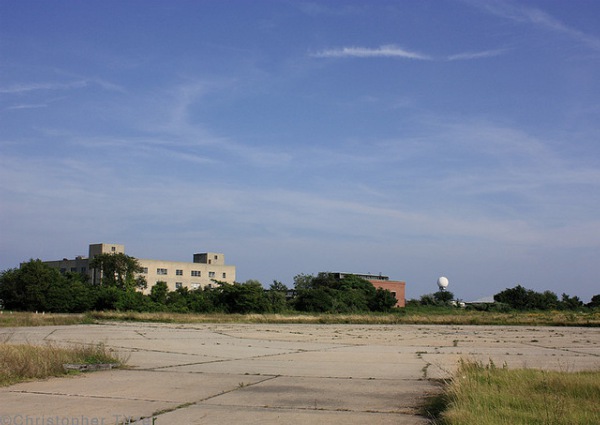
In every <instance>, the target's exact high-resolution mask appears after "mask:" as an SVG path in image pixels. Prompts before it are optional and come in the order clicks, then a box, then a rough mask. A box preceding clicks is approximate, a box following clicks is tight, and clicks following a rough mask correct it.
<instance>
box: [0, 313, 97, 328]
mask: <svg viewBox="0 0 600 425" xmlns="http://www.w3.org/2000/svg"><path fill="white" fill-rule="evenodd" d="M91 323H94V320H93V319H92V318H90V316H89V315H87V314H85V313H81V314H72V313H71V314H69V313H64V314H61V313H31V312H19V311H14V312H13V311H0V328H6V327H17V326H60V325H80V324H91Z"/></svg>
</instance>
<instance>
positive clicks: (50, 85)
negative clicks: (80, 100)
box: [0, 78, 123, 94]
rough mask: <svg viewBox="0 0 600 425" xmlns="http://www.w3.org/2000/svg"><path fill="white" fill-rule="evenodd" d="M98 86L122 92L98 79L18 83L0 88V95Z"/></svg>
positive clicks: (120, 89)
mask: <svg viewBox="0 0 600 425" xmlns="http://www.w3.org/2000/svg"><path fill="white" fill-rule="evenodd" d="M94 85H96V86H99V87H101V88H103V89H105V90H110V91H121V92H122V91H123V89H122V88H121V87H119V86H118V85H116V84H113V83H111V82H109V81H106V80H102V79H99V78H91V79H78V80H74V81H67V82H38V83H19V84H12V85H10V86H6V87H0V93H5V94H23V93H28V92H34V91H41V90H45V91H53V90H74V89H82V88H86V87H90V86H94Z"/></svg>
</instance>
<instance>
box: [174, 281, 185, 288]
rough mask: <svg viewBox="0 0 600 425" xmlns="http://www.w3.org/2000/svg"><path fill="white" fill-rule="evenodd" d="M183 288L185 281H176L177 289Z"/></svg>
mask: <svg viewBox="0 0 600 425" xmlns="http://www.w3.org/2000/svg"><path fill="white" fill-rule="evenodd" d="M181 288H183V283H181V282H175V289H181Z"/></svg>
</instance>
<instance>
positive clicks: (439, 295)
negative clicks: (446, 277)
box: [433, 290, 454, 305]
mask: <svg viewBox="0 0 600 425" xmlns="http://www.w3.org/2000/svg"><path fill="white" fill-rule="evenodd" d="M433 298H434V299H435V301H436V303H437V304H438V305H450V301H452V300H453V299H454V294H453V293H452V292H450V291H442V290H439V291H437V292H436V293H434V294H433Z"/></svg>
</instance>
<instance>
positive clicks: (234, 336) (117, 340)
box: [0, 323, 600, 425]
mask: <svg viewBox="0 0 600 425" xmlns="http://www.w3.org/2000/svg"><path fill="white" fill-rule="evenodd" d="M6 339H9V341H10V342H13V343H20V342H29V343H33V344H44V343H48V342H51V343H55V344H86V343H98V342H103V343H105V344H106V345H107V346H109V347H111V348H112V349H114V350H115V351H116V352H118V353H119V354H120V355H122V356H126V357H128V362H127V364H128V366H129V368H128V369H124V370H123V369H121V370H111V371H103V372H94V373H86V374H81V375H77V376H69V377H66V378H53V379H49V380H46V381H41V382H28V383H22V384H17V385H14V386H11V387H6V388H1V389H0V425H7V424H10V425H20V424H31V425H56V424H64V425H75V424H77V425H86V424H87V425H90V424H98V425H100V424H103V425H108V424H111V425H112V424H118V423H138V424H152V423H154V424H198V425H200V424H202V425H204V424H232V423H243V424H254V423H256V424H259V423H260V424H261V425H268V424H304V423H307V422H311V423H312V422H318V423H320V424H323V425H326V424H342V423H343V424H345V425H352V424H364V423H373V424H400V425H402V424H407V425H408V424H411V425H413V424H414V425H417V424H425V423H427V421H426V419H424V418H422V417H420V416H418V415H417V414H416V413H417V410H416V409H417V407H418V406H419V404H420V403H421V402H422V400H423V398H424V397H425V396H426V395H427V394H430V393H432V392H436V391H438V390H439V387H438V386H437V384H436V382H435V381H434V380H432V379H431V378H448V377H450V376H451V374H452V373H453V371H454V370H455V368H456V365H457V362H458V359H460V358H464V359H474V360H479V361H482V362H484V363H487V362H489V361H490V360H491V361H493V362H494V363H495V364H497V365H503V364H507V365H508V366H509V367H515V368H516V367H536V368H546V369H557V370H568V371H575V370H584V369H598V368H599V367H600V329H597V328H548V327H539V328H538V327H496V326H495V327H491V326H439V325H432V326H425V325H423V326H420V325H283V324H273V325H269V324H264V325H254V324H199V325H198V324H195V325H180V324H151V323H106V324H101V325H81V326H52V327H36V328H12V329H11V328H1V329H0V340H6ZM136 421H137V422H136Z"/></svg>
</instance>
